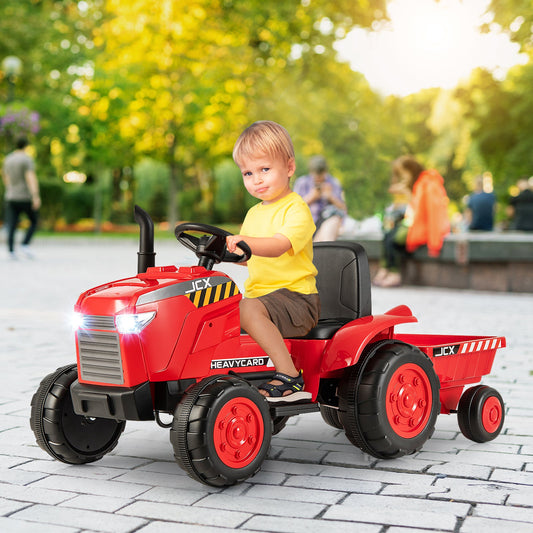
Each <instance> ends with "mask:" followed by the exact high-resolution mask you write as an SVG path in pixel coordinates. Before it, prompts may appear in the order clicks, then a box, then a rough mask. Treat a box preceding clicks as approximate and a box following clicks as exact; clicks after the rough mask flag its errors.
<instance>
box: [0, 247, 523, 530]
mask: <svg viewBox="0 0 533 533" xmlns="http://www.w3.org/2000/svg"><path fill="white" fill-rule="evenodd" d="M136 247H137V244H136V240H135V239H133V238H132V239H131V240H128V239H126V240H113V239H100V240H91V239H77V240H60V239H55V238H44V237H43V238H40V239H39V238H37V240H36V244H35V254H36V256H37V257H36V259H35V260H32V261H31V260H20V261H16V262H15V261H12V262H11V261H8V260H7V259H5V257H4V255H3V254H0V279H1V292H0V319H1V320H0V354H1V362H2V368H3V371H2V373H1V374H0V531H2V532H4V533H10V532H16V533H24V532H28V533H30V532H39V533H43V532H45V533H46V532H53V533H76V532H92V531H101V532H112V533H115V532H116V533H127V532H134V531H135V532H137V531H139V532H142V533H159V532H165V533H166V532H168V531H172V532H173V533H175V532H178V533H179V532H182V531H183V532H199V533H212V532H217V533H221V532H223V531H228V530H237V531H241V532H249V531H263V532H265V531H270V532H290V533H298V532H305V533H313V532H320V533H326V532H338V531H354V532H358V533H359V532H361V533H385V532H386V533H400V532H407V531H409V532H415V533H416V532H422V531H454V532H460V533H474V532H476V533H477V532H479V531H483V532H484V533H491V532H497V533H501V532H506V531H510V532H513V533H520V532H528V533H531V531H533V506H532V503H533V395H532V392H531V391H532V384H533V383H532V382H533V376H532V371H533V347H532V346H533V334H532V330H533V320H532V319H533V295H531V294H502V293H488V292H464V291H456V290H436V289H431V288H420V289H419V288H408V287H406V288H400V289H389V290H384V289H381V290H380V289H376V290H374V291H373V308H374V313H382V312H384V311H386V310H387V309H389V308H391V307H394V306H396V305H399V304H407V305H409V306H410V307H411V309H412V310H413V312H414V313H415V314H416V315H417V316H418V317H419V320H420V322H419V323H418V324H410V325H407V326H403V327H402V328H400V329H399V331H402V332H413V333H433V334H436V333H443V334H446V333H447V334H465V335H505V336H506V337H507V348H505V349H502V350H499V351H498V352H497V354H496V360H495V363H494V368H493V371H492V374H491V375H490V376H487V377H486V378H485V379H484V383H486V384H490V385H491V386H494V387H495V388H497V389H498V390H499V392H500V393H501V394H502V396H503V398H504V400H505V402H506V409H507V418H506V422H505V427H504V429H503V431H502V434H501V435H500V436H499V437H498V438H497V439H495V440H494V441H492V442H489V443H485V444H476V443H473V442H471V441H468V440H467V439H466V438H464V437H463V436H462V434H461V433H460V432H459V429H458V424H457V419H456V416H455V415H440V416H439V417H438V419H437V426H436V431H435V434H434V436H433V437H432V438H431V439H430V440H429V441H428V442H427V443H426V444H425V446H424V447H423V449H422V451H420V452H419V453H416V454H414V455H412V456H408V457H403V458H400V459H395V460H390V461H381V460H377V459H374V458H372V457H370V456H368V455H365V454H364V453H362V452H361V451H360V450H358V449H357V448H355V447H354V446H352V445H351V444H350V443H349V441H348V440H347V438H346V437H345V435H344V433H343V432H342V431H340V430H336V429H334V428H332V427H330V426H328V425H326V424H325V423H324V422H323V421H322V418H321V417H320V415H319V414H315V413H313V414H307V415H301V416H298V417H293V418H291V419H290V420H289V423H288V425H287V427H286V428H285V429H284V430H283V431H281V433H279V434H278V435H276V436H275V437H273V439H272V448H271V451H270V455H269V458H268V460H267V461H266V462H265V463H264V465H263V467H262V469H261V471H260V472H259V473H258V474H257V475H256V476H255V477H253V478H251V479H249V480H248V481H246V482H245V483H243V484H241V485H239V486H235V487H231V488H228V489H216V488H210V487H206V486H203V485H201V484H199V483H197V482H195V481H193V480H192V479H190V478H189V477H188V476H187V475H185V474H184V473H183V472H182V471H181V470H180V468H179V467H178V466H177V464H176V463H175V462H174V460H173V454H172V448H171V444H170V442H169V435H168V430H165V429H162V428H160V427H159V426H157V425H156V424H155V423H152V422H137V423H135V422H128V423H127V425H126V430H125V433H124V435H123V436H122V437H121V440H120V442H119V444H118V446H117V448H116V449H115V450H114V451H113V452H112V453H111V454H109V455H108V456H106V457H104V458H103V459H102V460H101V461H99V462H96V463H92V464H90V465H83V466H70V465H66V464H63V463H60V462H58V461H53V460H51V458H50V457H49V456H48V455H47V454H45V453H44V452H43V451H42V450H41V449H40V448H39V447H38V446H37V445H36V443H35V439H34V436H33V433H32V432H31V430H30V427H29V414H30V399H31V397H32V395H33V393H34V392H35V390H36V388H37V386H38V384H39V382H40V380H41V379H42V378H43V377H44V376H45V375H46V374H48V373H50V372H52V371H53V370H55V369H56V368H57V367H59V366H62V365H64V364H69V363H72V362H74V361H75V354H74V343H73V334H72V332H71V330H70V327H69V314H70V312H71V310H72V307H73V304H74V303H75V300H76V298H77V296H78V294H79V293H80V292H81V291H82V290H84V289H87V288H89V287H92V286H95V285H97V284H99V283H102V282H105V281H110V280H112V279H117V278H122V277H126V276H128V275H130V274H134V273H135V270H136V261H137V255H136ZM156 248H159V249H158V250H157V251H158V256H157V258H156V260H157V264H173V263H180V264H194V263H195V261H194V257H193V256H192V254H189V253H188V252H184V251H183V249H181V250H180V245H178V244H177V243H176V242H175V241H164V242H162V243H159V244H156ZM222 269H223V270H226V271H227V272H229V273H230V274H232V275H234V276H235V277H236V281H237V282H238V284H239V285H240V286H241V287H242V281H243V279H244V277H245V269H243V268H242V267H238V266H235V265H229V266H224V267H223V268H222Z"/></svg>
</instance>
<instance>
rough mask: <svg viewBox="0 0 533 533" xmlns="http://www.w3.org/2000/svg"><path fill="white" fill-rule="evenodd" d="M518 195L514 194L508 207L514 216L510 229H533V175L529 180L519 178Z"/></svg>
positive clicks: (510, 214) (512, 216)
mask: <svg viewBox="0 0 533 533" xmlns="http://www.w3.org/2000/svg"><path fill="white" fill-rule="evenodd" d="M517 185H518V188H519V190H520V192H519V193H518V196H513V197H512V198H511V199H510V201H509V206H508V208H507V213H508V215H509V216H510V217H511V218H512V220H511V225H510V229H513V230H518V231H533V176H532V177H531V178H529V180H525V179H522V180H519V182H518V184H517Z"/></svg>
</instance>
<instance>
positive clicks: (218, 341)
mask: <svg viewBox="0 0 533 533" xmlns="http://www.w3.org/2000/svg"><path fill="white" fill-rule="evenodd" d="M135 215H136V220H137V222H138V223H139V225H140V229H141V232H140V251H139V257H138V274H137V275H136V276H132V277H128V278H125V279H121V280H118V281H113V282H110V283H106V284H104V285H100V286H98V287H94V288H93V289H89V290H88V291H86V292H84V293H83V294H82V295H81V296H80V297H79V299H78V301H77V303H76V307H75V311H76V313H77V317H78V327H77V330H76V348H77V365H74V364H72V365H67V366H64V367H62V368H59V369H57V370H56V371H55V372H53V373H51V374H50V375H48V376H46V377H45V378H44V379H43V380H42V382H41V384H40V386H39V388H38V390H37V392H36V393H35V395H34V396H33V399H32V402H31V403H32V409H31V427H32V430H33V431H34V433H35V436H36V439H37V443H38V444H39V446H40V447H41V448H42V449H43V450H44V451H46V452H47V453H48V454H50V455H51V456H52V457H54V458H55V459H58V460H60V461H63V462H65V463H70V464H80V463H89V462H92V461H96V460H98V459H100V458H101V457H102V456H104V455H105V454H106V453H109V452H110V451H111V450H113V448H115V446H116V444H117V442H118V439H119V437H120V436H121V434H122V432H123V431H124V427H125V424H126V421H127V420H156V421H157V422H158V423H159V424H160V425H161V426H162V427H166V428H169V429H170V441H171V443H172V447H173V450H174V455H175V457H176V460H177V462H178V463H179V465H180V466H181V467H182V468H183V469H184V470H185V471H186V472H187V473H188V474H189V475H190V476H191V477H193V478H194V479H196V480H198V481H200V482H202V483H206V484H208V485H213V486H225V485H233V484H235V483H239V482H242V481H244V480H245V479H247V478H248V477H250V476H252V475H253V474H255V473H256V472H257V471H258V470H259V468H260V467H261V464H262V462H263V460H264V459H265V457H266V456H267V453H268V450H269V446H270V440H271V437H272V435H273V434H276V433H278V432H279V431H281V429H282V428H283V427H284V425H285V423H286V421H287V418H288V417H290V416H294V415H298V414H303V413H309V412H315V411H320V413H321V414H322V417H323V419H324V421H325V422H326V423H328V424H329V425H331V426H333V427H335V428H339V429H343V430H344V431H345V433H346V436H347V437H348V439H349V440H350V441H351V442H352V443H353V444H354V445H355V446H357V447H359V448H361V449H362V450H363V451H364V452H366V453H368V454H370V455H373V456H374V457H378V458H381V459H388V458H395V457H400V456H402V455H405V454H411V453H414V452H416V451H418V450H420V448H421V447H422V446H423V444H424V443H425V442H426V440H427V439H429V438H430V437H431V435H432V433H433V431H434V427H435V421H436V418H437V415H438V414H439V413H444V414H449V413H452V412H457V415H458V421H459V427H460V429H461V431H462V433H463V434H464V435H465V436H466V437H467V438H469V439H471V440H474V441H476V442H485V441H489V440H491V439H493V438H495V437H496V436H497V435H498V434H499V433H500V431H501V428H502V425H503V421H504V405H503V400H502V398H501V396H500V395H499V394H498V392H497V391H496V390H494V389H492V388H490V387H487V386H483V385H476V386H474V387H470V388H467V389H466V391H465V392H464V393H463V390H464V389H465V386H468V385H471V384H475V383H478V382H479V381H480V379H481V376H483V375H485V374H488V373H489V372H490V370H491V366H492V362H493V359H494V356H495V353H496V349H498V348H500V347H503V346H505V339H504V338H503V337H481V336H477V337H465V336H446V335H424V334H396V333H395V331H394V329H395V327H396V326H397V325H398V324H405V323H409V322H416V318H415V317H414V316H413V315H412V313H411V311H410V310H409V308H408V307H406V306H403V305H402V306H399V307H396V308H394V309H391V310H390V311H388V312H386V313H385V314H382V315H372V312H371V299H370V276H369V269H368V260H367V257H366V253H365V251H364V249H363V248H362V247H361V246H360V245H358V244H356V243H353V242H343V241H336V242H327V243H317V244H316V245H315V248H314V261H315V264H316V266H317V268H318V276H317V284H318V290H319V293H320V298H321V307H322V310H321V317H320V321H319V323H318V325H317V326H316V327H315V328H314V329H313V330H312V331H310V332H309V333H308V334H307V335H306V336H305V337H302V338H293V339H286V344H287V347H288V349H289V352H290V353H291V355H292V357H293V359H294V361H295V364H296V366H297V367H298V368H302V369H303V375H304V378H305V388H306V390H307V391H309V392H310V393H311V394H312V399H311V400H310V401H306V402H302V403H275V404H273V403H269V402H268V401H267V400H266V399H265V398H264V397H263V396H262V395H261V394H260V393H259V392H258V390H257V388H256V386H257V385H258V384H259V383H262V382H264V381H266V380H268V379H270V378H271V377H272V375H273V374H274V367H273V365H272V362H271V361H270V359H269V357H268V356H267V355H266V354H265V353H264V352H263V351H262V350H261V349H260V348H259V346H258V345H257V344H256V343H255V342H254V341H253V340H252V339H251V338H250V337H249V336H247V335H244V334H242V332H241V329H240V321H239V301H240V299H241V294H240V292H239V289H238V287H237V286H236V284H235V283H234V282H233V281H232V280H231V278H230V277H229V276H228V275H226V274H224V273H223V272H219V271H216V270H213V267H214V265H215V264H216V263H219V262H222V261H230V262H238V261H246V260H247V259H248V257H249V255H250V249H249V248H248V247H247V246H246V244H245V243H241V245H240V247H241V249H242V250H243V251H244V252H245V253H244V256H240V255H237V254H230V253H228V252H227V250H226V244H225V243H226V236H227V235H229V234H228V233H227V232H226V231H223V230H221V229H219V228H216V227H213V226H208V225H204V224H192V223H186V224H181V225H179V226H177V227H176V231H175V233H176V237H177V239H178V240H179V241H180V242H181V243H182V244H184V245H185V246H186V247H188V248H190V249H191V250H193V251H194V252H195V254H196V255H197V257H198V258H199V264H198V266H193V267H190V266H187V267H185V266H182V267H180V268H176V267H175V266H159V267H156V266H154V262H155V261H154V256H155V254H154V251H153V224H152V221H151V219H150V217H149V216H148V214H147V213H145V212H144V211H143V210H142V209H140V208H139V207H136V211H135ZM161 413H167V414H169V415H171V416H172V421H171V422H170V423H167V424H165V423H163V422H162V420H161Z"/></svg>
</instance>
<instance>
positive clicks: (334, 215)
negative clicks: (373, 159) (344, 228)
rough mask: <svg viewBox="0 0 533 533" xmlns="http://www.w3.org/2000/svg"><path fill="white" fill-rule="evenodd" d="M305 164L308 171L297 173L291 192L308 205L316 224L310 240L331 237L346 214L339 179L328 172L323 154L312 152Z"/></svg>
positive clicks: (323, 239)
mask: <svg viewBox="0 0 533 533" xmlns="http://www.w3.org/2000/svg"><path fill="white" fill-rule="evenodd" d="M308 168H309V174H307V175H305V176H300V177H299V178H298V179H297V180H296V181H295V182H294V192H296V193H297V194H299V195H300V196H301V197H302V198H303V199H304V201H305V203H306V204H307V205H308V206H309V208H310V209H311V214H312V215H313V221H314V223H315V226H316V228H317V229H316V233H315V235H314V237H313V241H315V242H318V241H334V240H336V239H337V236H338V235H339V231H340V228H341V225H342V221H343V219H344V216H345V215H346V203H345V201H344V192H343V190H342V187H341V184H340V183H339V181H338V180H337V179H336V178H334V177H333V176H332V175H331V174H329V173H328V165H327V162H326V159H325V158H324V157H323V156H321V155H316V156H313V157H312V158H311V159H310V160H309V164H308Z"/></svg>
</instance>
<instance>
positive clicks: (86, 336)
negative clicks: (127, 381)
mask: <svg viewBox="0 0 533 533" xmlns="http://www.w3.org/2000/svg"><path fill="white" fill-rule="evenodd" d="M87 318H98V317H88V316H85V319H87ZM104 318H105V317H104ZM111 318H113V317H111ZM78 349H79V354H80V375H81V378H82V379H83V380H85V381H95V382H97V383H114V384H117V385H120V384H122V383H124V375H123V372H122V357H121V354H120V342H119V338H118V333H117V332H116V331H88V330H85V329H79V330H78Z"/></svg>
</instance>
